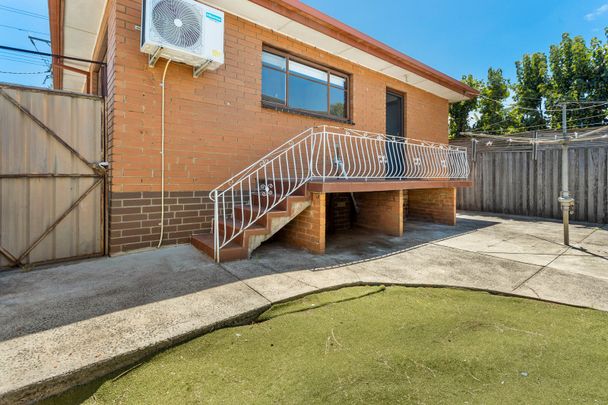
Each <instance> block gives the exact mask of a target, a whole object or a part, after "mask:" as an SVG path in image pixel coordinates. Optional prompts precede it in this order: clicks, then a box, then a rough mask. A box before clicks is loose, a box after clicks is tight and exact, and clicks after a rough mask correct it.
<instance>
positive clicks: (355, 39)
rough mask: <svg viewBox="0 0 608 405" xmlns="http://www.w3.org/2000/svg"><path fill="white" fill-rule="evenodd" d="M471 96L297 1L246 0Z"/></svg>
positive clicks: (471, 91)
mask: <svg viewBox="0 0 608 405" xmlns="http://www.w3.org/2000/svg"><path fill="white" fill-rule="evenodd" d="M250 1H251V2H252V3H255V4H257V5H259V6H261V7H264V8H267V9H269V10H272V11H274V12H275V13H278V14H280V15H282V16H284V17H286V18H289V19H291V20H294V21H297V22H299V23H300V24H303V25H306V26H308V27H310V28H312V29H314V30H316V31H319V32H321V33H323V34H325V35H328V36H330V37H332V38H334V39H337V40H339V41H342V42H345V43H347V44H349V45H351V46H353V47H355V48H358V49H360V50H362V51H364V52H367V53H369V54H371V55H374V56H376V57H378V58H381V59H383V60H386V61H387V62H390V63H392V64H394V65H396V66H399V67H401V68H403V69H406V70H408V71H410V72H412V73H415V74H417V75H419V76H421V77H423V78H425V79H428V80H431V81H433V82H435V83H437V84H439V85H441V86H443V87H446V88H448V89H450V90H452V91H454V92H456V93H459V94H462V95H463V97H465V98H468V99H471V98H474V97H476V96H478V95H479V91H478V90H476V89H474V88H472V87H470V86H467V85H466V84H464V83H462V82H461V81H459V80H456V79H454V78H453V77H450V76H448V75H446V74H445V73H442V72H440V71H438V70H436V69H433V68H432V67H430V66H428V65H425V64H424V63H422V62H420V61H418V60H416V59H414V58H412V57H410V56H407V55H405V54H404V53H402V52H399V51H397V50H396V49H393V48H391V47H390V46H388V45H386V44H384V43H382V42H380V41H378V40H376V39H374V38H372V37H370V36H368V35H366V34H364V33H362V32H360V31H358V30H356V29H354V28H352V27H350V26H348V25H346V24H344V23H342V22H341V21H338V20H336V19H335V18H333V17H330V16H328V15H327V14H324V13H322V12H321V11H319V10H317V9H315V8H313V7H310V6H308V5H306V4H304V3H302V2H300V1H298V0H250Z"/></svg>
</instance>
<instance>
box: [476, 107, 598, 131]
mask: <svg viewBox="0 0 608 405" xmlns="http://www.w3.org/2000/svg"><path fill="white" fill-rule="evenodd" d="M599 117H604V118H608V112H604V113H602V114H596V115H589V116H586V117H579V118H573V119H570V120H569V121H568V122H578V121H584V120H588V119H591V118H599ZM508 120H509V119H506V120H503V121H498V122H496V123H494V124H490V125H489V126H488V127H486V129H480V130H477V131H468V132H470V133H475V132H479V133H488V132H505V131H508V130H509V129H489V128H490V127H493V126H496V125H498V124H501V123H503V122H506V121H508ZM546 126H547V124H546V123H545V124H536V125H529V126H523V127H515V128H511V130H517V131H519V132H524V131H521V130H524V129H531V130H534V129H543V127H546ZM495 135H501V134H495ZM502 135H507V134H502Z"/></svg>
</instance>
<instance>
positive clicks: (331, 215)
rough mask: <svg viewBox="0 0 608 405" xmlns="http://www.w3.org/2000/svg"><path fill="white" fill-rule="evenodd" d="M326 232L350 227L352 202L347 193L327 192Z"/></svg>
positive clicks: (352, 209) (344, 229)
mask: <svg viewBox="0 0 608 405" xmlns="http://www.w3.org/2000/svg"><path fill="white" fill-rule="evenodd" d="M326 200H327V224H326V229H327V232H328V233H331V232H340V231H346V230H349V229H351V228H352V225H353V224H352V222H353V211H354V207H353V203H352V199H351V196H350V194H349V193H335V194H327V198H326Z"/></svg>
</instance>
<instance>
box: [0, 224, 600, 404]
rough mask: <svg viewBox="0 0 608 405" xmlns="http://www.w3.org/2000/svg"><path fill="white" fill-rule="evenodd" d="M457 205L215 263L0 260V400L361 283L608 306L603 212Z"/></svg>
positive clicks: (184, 254)
mask: <svg viewBox="0 0 608 405" xmlns="http://www.w3.org/2000/svg"><path fill="white" fill-rule="evenodd" d="M571 239H572V244H573V247H565V246H563V245H562V244H561V243H560V242H561V224H559V223H557V222H553V221H548V220H540V219H535V220H531V219H525V218H515V217H503V216H492V215H481V214H475V213H465V214H461V215H459V217H458V225H456V226H454V227H450V226H444V225H436V224H428V223H419V222H408V223H407V225H406V233H405V235H404V236H403V237H388V236H384V235H379V234H371V233H370V231H367V230H361V229H355V230H352V231H349V232H348V233H343V234H335V235H329V236H328V247H327V254H326V255H323V256H317V255H312V254H309V253H306V252H303V251H299V250H296V249H292V248H289V247H287V246H283V245H281V244H280V243H278V242H272V241H269V242H268V243H266V244H265V245H263V246H262V247H260V248H259V249H258V250H257V251H256V252H254V256H253V258H252V259H251V260H246V261H238V262H232V263H224V264H221V265H218V264H215V263H213V262H212V261H211V260H209V258H207V257H206V256H204V255H202V254H200V253H199V252H198V251H196V250H195V249H193V248H191V247H190V246H177V247H173V248H165V249H161V250H157V251H150V252H142V253H135V254H130V255H124V256H120V257H114V258H103V259H95V260H89V261H83V262H80V263H72V264H66V265H63V266H57V267H52V268H46V269H39V270H35V271H32V272H28V273H25V272H20V271H9V272H5V273H1V274H0V403H15V402H25V401H31V400H35V399H38V398H42V397H45V396H49V395H52V394H55V393H58V392H61V391H63V390H65V389H66V388H68V387H70V386H73V385H75V384H80V383H84V382H87V381H90V380H92V379H94V378H96V377H98V376H100V375H103V374H105V373H107V372H109V371H112V370H116V369H118V368H120V367H124V366H126V365H128V364H132V363H134V362H136V361H138V360H139V359H141V358H143V357H145V356H146V355H149V354H150V353H153V352H155V351H158V350H160V349H162V348H165V347H168V346H170V345H173V344H176V343H178V342H181V341H183V340H185V339H188V338H190V337H192V336H196V335H199V334H202V333H205V332H207V331H210V330H212V329H214V328H217V327H221V326H225V325H230V324H236V323H243V322H248V321H250V320H252V319H254V318H255V317H256V316H257V314H259V313H261V312H262V311H264V310H265V309H266V308H268V307H269V306H270V305H272V304H274V303H277V302H281V301H284V300H289V299H293V298H295V297H298V296H301V295H305V294H309V293H311V292H316V291H321V290H325V289H331V288H337V287H342V286H348V285H361V284H401V285H412V286H427V285H428V286H451V287H464V288H472V289H481V290H488V291H493V292H498V293H505V294H513V295H519V296H525V297H532V298H537V299H544V300H550V301H556V302H561V303H566V304H570V305H578V306H585V307H590V308H595V309H599V310H605V311H608V226H604V227H601V226H595V225H589V224H574V225H573V226H572V231H571Z"/></svg>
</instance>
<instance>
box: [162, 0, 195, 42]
mask: <svg viewBox="0 0 608 405" xmlns="http://www.w3.org/2000/svg"><path fill="white" fill-rule="evenodd" d="M201 20H202V16H201V15H200V14H199V13H198V12H197V11H196V9H195V8H194V7H192V6H191V5H190V4H187V3H185V2H183V1H180V0H161V1H159V2H158V3H156V5H155V6H154V8H153V9H152V25H153V26H154V29H155V30H156V32H157V33H158V34H159V35H160V36H161V37H162V39H163V40H164V41H166V42H168V43H169V44H171V45H174V46H177V47H180V48H190V47H192V46H194V45H196V44H197V43H198V42H199V40H200V38H201Z"/></svg>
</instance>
